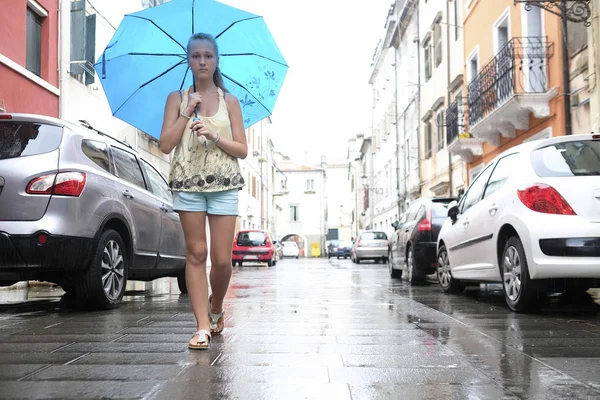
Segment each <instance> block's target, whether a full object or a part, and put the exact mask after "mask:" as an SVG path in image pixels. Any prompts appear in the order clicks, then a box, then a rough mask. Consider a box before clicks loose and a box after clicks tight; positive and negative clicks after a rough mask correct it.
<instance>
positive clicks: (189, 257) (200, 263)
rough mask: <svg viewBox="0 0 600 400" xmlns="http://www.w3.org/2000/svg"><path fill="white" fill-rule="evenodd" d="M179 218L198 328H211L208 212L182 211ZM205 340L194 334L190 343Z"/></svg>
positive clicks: (189, 289)
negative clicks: (207, 242)
mask: <svg viewBox="0 0 600 400" xmlns="http://www.w3.org/2000/svg"><path fill="white" fill-rule="evenodd" d="M179 219H180V220H181V226H182V228H183V233H184V236H185V248H186V267H185V280H186V283H187V287H188V293H189V297H190V303H191V304H192V310H193V311H194V316H195V317H196V324H197V329H198V330H200V329H207V330H210V323H209V321H208V279H207V277H206V259H207V256H208V248H207V245H206V213H203V212H190V211H180V212H179ZM198 339H200V341H202V340H204V338H198V336H196V335H195V336H194V337H193V338H192V340H191V341H190V343H192V344H196V342H197V341H198Z"/></svg>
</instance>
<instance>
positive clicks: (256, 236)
mask: <svg viewBox="0 0 600 400" xmlns="http://www.w3.org/2000/svg"><path fill="white" fill-rule="evenodd" d="M266 243H267V235H266V234H265V233H264V232H240V233H239V234H238V238H237V245H238V246H248V247H252V246H264V245H265V244H266Z"/></svg>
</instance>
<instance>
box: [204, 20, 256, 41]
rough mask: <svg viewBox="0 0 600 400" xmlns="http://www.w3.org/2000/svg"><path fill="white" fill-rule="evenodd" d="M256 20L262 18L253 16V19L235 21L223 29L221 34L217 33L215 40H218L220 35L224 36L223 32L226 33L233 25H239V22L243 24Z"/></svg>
mask: <svg viewBox="0 0 600 400" xmlns="http://www.w3.org/2000/svg"><path fill="white" fill-rule="evenodd" d="M256 18H262V17H260V16H258V15H257V16H254V17H250V18H244V19H240V20H239V21H235V22H233V23H232V24H231V25H229V26H228V27H227V28H225V29H223V31H221V33H219V34H218V35H217V36H215V39H218V38H219V37H220V36H221V35H222V34H224V33H225V32H227V31H228V30H229V29H231V28H232V27H233V26H234V25H235V24H239V23H240V22H245V21H250V20H252V19H256Z"/></svg>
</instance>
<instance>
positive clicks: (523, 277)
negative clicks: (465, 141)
mask: <svg viewBox="0 0 600 400" xmlns="http://www.w3.org/2000/svg"><path fill="white" fill-rule="evenodd" d="M448 216H449V217H450V218H449V219H448V220H447V221H446V222H445V223H444V225H443V226H442V229H441V231H440V235H439V238H438V265H437V277H438V282H439V284H440V286H441V288H442V289H443V291H444V292H446V293H449V292H457V291H460V290H462V289H463V288H464V286H465V282H498V283H500V282H502V284H503V288H504V296H505V298H506V302H507V303H508V306H509V307H510V308H511V309H512V310H514V311H526V310H528V309H531V308H533V307H535V306H536V305H538V304H539V302H538V301H539V300H541V299H542V298H543V297H544V296H543V295H544V294H545V293H547V292H548V290H550V289H553V291H555V292H556V288H559V289H564V290H567V291H570V290H587V289H588V288H589V287H591V286H593V285H594V284H596V283H597V282H598V280H597V279H598V278H600V135H575V136H562V137H555V138H551V139H545V140H538V141H532V142H528V143H524V144H521V145H519V146H516V147H514V148H512V149H509V150H507V151H505V152H503V153H502V154H500V155H499V156H497V157H496V158H495V159H494V160H492V161H491V162H490V163H489V164H488V165H487V166H486V167H485V169H484V170H483V171H482V172H481V173H480V174H479V175H478V176H477V177H476V178H475V180H474V181H473V182H472V183H471V185H470V186H469V188H468V190H467V192H466V193H465V195H464V196H463V197H462V198H461V199H460V201H459V202H458V203H456V202H453V203H451V204H450V205H449V207H448ZM549 283H552V285H549Z"/></svg>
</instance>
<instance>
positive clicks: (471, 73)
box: [467, 49, 479, 82]
mask: <svg viewBox="0 0 600 400" xmlns="http://www.w3.org/2000/svg"><path fill="white" fill-rule="evenodd" d="M467 66H468V70H467V79H468V82H471V81H472V80H473V79H475V78H477V75H478V74H479V49H475V50H474V51H473V53H471V55H470V56H469V57H468V58H467Z"/></svg>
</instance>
